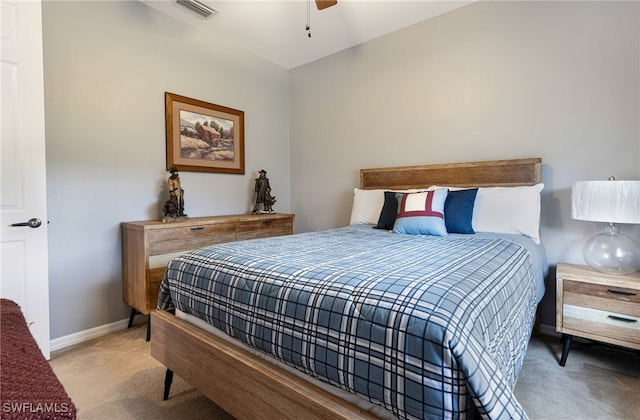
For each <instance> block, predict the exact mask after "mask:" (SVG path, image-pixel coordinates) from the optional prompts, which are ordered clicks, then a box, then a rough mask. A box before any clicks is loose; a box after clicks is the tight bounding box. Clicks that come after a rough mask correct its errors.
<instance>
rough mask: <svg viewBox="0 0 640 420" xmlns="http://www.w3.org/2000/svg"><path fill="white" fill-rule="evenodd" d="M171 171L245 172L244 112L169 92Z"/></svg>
mask: <svg viewBox="0 0 640 420" xmlns="http://www.w3.org/2000/svg"><path fill="white" fill-rule="evenodd" d="M165 119H166V133H167V170H171V168H176V169H177V170H179V171H187V172H221V173H230V174H244V172H245V170H244V112H243V111H240V110H237V109H233V108H229V107H226V106H221V105H216V104H212V103H208V102H205V101H200V100H197V99H192V98H187V97H186V96H181V95H176V94H174V93H169V92H165Z"/></svg>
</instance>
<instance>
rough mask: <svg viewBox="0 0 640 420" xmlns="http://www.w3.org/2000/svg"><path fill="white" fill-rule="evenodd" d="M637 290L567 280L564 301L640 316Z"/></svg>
mask: <svg viewBox="0 0 640 420" xmlns="http://www.w3.org/2000/svg"><path fill="white" fill-rule="evenodd" d="M637 292H638V291H637V290H634V289H627V288H622V287H612V286H607V285H601V284H593V283H583V282H579V281H572V280H565V281H564V287H563V303H564V304H565V305H574V306H576V307H583V308H591V309H598V310H601V311H610V312H615V313H618V314H627V315H631V316H636V317H640V305H639V304H638V303H640V300H639V299H638V295H637Z"/></svg>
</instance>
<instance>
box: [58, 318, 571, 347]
mask: <svg viewBox="0 0 640 420" xmlns="http://www.w3.org/2000/svg"><path fill="white" fill-rule="evenodd" d="M128 325H129V320H128V319H123V320H120V321H116V322H112V323H111V324H106V325H100V326H99V327H94V328H90V329H88V330H84V331H80V332H77V333H73V334H69V335H65V336H63V337H59V338H54V339H53V340H51V341H50V342H49V346H50V349H51V351H56V350H62V349H64V348H66V347H69V346H73V345H75V344H80V343H84V342H85V341H89V340H93V339H94V338H98V337H102V336H103V335H107V334H110V333H112V332H116V331H120V330H124V329H126V328H127V326H128ZM540 334H544V335H551V336H560V334H558V333H557V332H556V327H555V325H547V324H540Z"/></svg>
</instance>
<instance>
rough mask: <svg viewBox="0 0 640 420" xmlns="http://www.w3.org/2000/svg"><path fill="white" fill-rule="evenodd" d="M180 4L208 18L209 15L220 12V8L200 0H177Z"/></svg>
mask: <svg viewBox="0 0 640 420" xmlns="http://www.w3.org/2000/svg"><path fill="white" fill-rule="evenodd" d="M176 1H177V2H178V4H180V5H182V6H184V7H186V8H188V9H191V10H192V11H194V12H196V13H197V14H199V15H200V16H202V17H204V18H208V17H209V16H215V15H217V14H218V13H220V11H219V10H217V9H214V8H213V7H209V6H207V5H206V4H203V3H200V2H199V1H198V0H176Z"/></svg>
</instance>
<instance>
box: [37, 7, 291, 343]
mask: <svg viewBox="0 0 640 420" xmlns="http://www.w3.org/2000/svg"><path fill="white" fill-rule="evenodd" d="M43 33H44V73H45V108H46V109H45V112H46V144H47V188H48V213H49V220H50V225H49V245H50V246H49V248H50V251H49V253H50V255H49V269H50V275H49V279H50V299H51V338H53V339H55V338H58V337H61V336H66V335H69V334H71V333H76V332H79V331H84V330H87V329H90V328H93V327H97V326H102V325H105V324H109V323H111V322H115V321H120V320H122V319H124V318H126V316H127V314H128V311H129V308H128V307H126V306H125V305H124V304H123V303H122V280H121V256H120V232H119V226H120V222H122V221H132V220H147V219H158V218H160V208H161V206H162V204H164V202H165V201H166V200H167V198H168V192H167V189H166V181H167V178H168V176H169V173H168V172H167V171H166V169H165V120H164V115H165V114H164V92H165V91H168V92H173V93H176V94H180V95H184V96H187V97H191V98H196V99H200V100H204V101H207V102H212V103H215V104H219V105H224V106H228V107H232V108H236V109H240V110H242V111H244V112H245V123H246V126H245V129H246V138H245V146H246V174H245V175H229V174H211V173H195V172H181V173H180V178H181V181H182V187H183V188H184V189H185V207H186V212H187V214H189V215H190V216H206V215H213V214H232V213H245V212H248V211H249V209H250V204H251V201H252V200H253V199H254V193H253V187H254V181H253V180H254V178H255V177H256V176H257V171H258V170H260V169H262V168H264V169H266V170H267V171H268V175H269V178H270V180H271V186H272V188H273V191H274V193H275V195H276V196H277V198H278V202H277V203H276V206H275V208H276V209H277V210H279V211H289V207H290V203H289V178H290V173H289V120H288V118H289V108H288V101H289V98H288V72H287V71H286V70H284V69H282V68H280V67H278V66H275V65H273V64H271V63H269V62H267V61H264V60H262V59H259V58H257V57H255V56H252V55H249V54H245V53H242V52H239V51H236V50H231V49H229V48H226V47H225V45H226V44H225V43H224V42H219V41H217V40H216V39H213V38H207V37H203V36H202V35H201V34H198V33H196V32H195V31H194V30H193V29H192V28H191V27H190V26H188V25H186V24H183V23H181V22H178V21H176V20H173V19H170V18H168V17H167V16H165V15H163V14H161V13H159V12H157V11H155V10H154V9H152V8H150V7H147V6H146V5H144V4H142V3H139V2H137V1H116V2H113V1H105V2H100V1H90V2H85V1H82V2H78V1H70V2H65V1H62V2H61V1H55V2H54V1H45V2H44V3H43Z"/></svg>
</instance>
